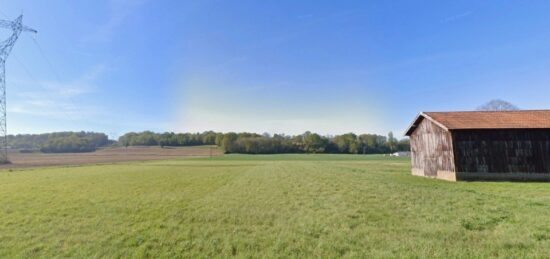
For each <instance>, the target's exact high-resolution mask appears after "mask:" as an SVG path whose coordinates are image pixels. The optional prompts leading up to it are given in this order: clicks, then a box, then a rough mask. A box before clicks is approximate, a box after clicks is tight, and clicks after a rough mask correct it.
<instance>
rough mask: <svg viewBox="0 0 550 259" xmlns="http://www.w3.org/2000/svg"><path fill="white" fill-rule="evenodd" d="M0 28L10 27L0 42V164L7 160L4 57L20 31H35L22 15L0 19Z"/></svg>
mask: <svg viewBox="0 0 550 259" xmlns="http://www.w3.org/2000/svg"><path fill="white" fill-rule="evenodd" d="M0 28H6V29H11V30H12V34H11V36H10V37H9V38H8V39H7V40H4V41H2V42H0V164H5V163H9V160H8V125H7V121H6V59H7V58H8V55H9V54H10V52H11V50H12V48H13V45H14V44H15V42H16V41H17V39H18V38H19V34H21V32H22V31H28V32H33V33H37V31H36V30H34V29H32V28H29V27H27V26H24V25H23V15H20V16H19V17H17V19H15V20H14V21H5V20H0Z"/></svg>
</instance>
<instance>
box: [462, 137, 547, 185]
mask: <svg viewBox="0 0 550 259" xmlns="http://www.w3.org/2000/svg"><path fill="white" fill-rule="evenodd" d="M452 138H453V147H454V153H455V155H456V157H455V165H456V171H457V172H460V173H475V174H479V175H488V176H491V175H490V174H502V176H503V177H506V174H508V175H510V176H512V174H516V177H517V174H532V175H533V176H534V177H535V176H536V177H539V178H540V177H541V174H548V175H549V176H550V129H521V130H517V129H514V130H495V129H492V130H457V131H453V133H452ZM542 176H543V175H542ZM519 178H520V179H521V178H522V177H521V176H519Z"/></svg>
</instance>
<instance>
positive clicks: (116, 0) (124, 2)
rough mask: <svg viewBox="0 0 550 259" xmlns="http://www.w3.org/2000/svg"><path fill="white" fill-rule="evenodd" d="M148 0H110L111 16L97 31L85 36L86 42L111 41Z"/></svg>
mask: <svg viewBox="0 0 550 259" xmlns="http://www.w3.org/2000/svg"><path fill="white" fill-rule="evenodd" d="M147 1H148V0H110V1H109V9H110V11H109V16H108V18H107V20H106V22H104V23H102V24H100V25H99V26H98V28H97V30H96V31H95V32H92V33H89V34H87V35H86V36H85V38H84V41H86V42H109V41H111V39H112V38H113V35H114V34H115V32H116V31H117V29H118V28H119V27H120V26H121V25H122V24H123V23H124V21H125V20H126V19H127V18H128V17H130V16H131V15H132V14H134V13H135V12H136V11H138V10H139V9H140V7H142V6H143V5H144V4H145V3H146V2H147Z"/></svg>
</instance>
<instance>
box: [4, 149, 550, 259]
mask: <svg viewBox="0 0 550 259" xmlns="http://www.w3.org/2000/svg"><path fill="white" fill-rule="evenodd" d="M409 167H410V164H409V160H408V159H406V158H389V157H382V156H357V155H261V156H260V155H258V156H247V155H227V156H223V157H216V158H193V159H179V160H167V161H151V162H131V163H124V164H112V165H90V166H76V167H51V168H33V169H17V170H12V171H2V172H0V204H1V206H0V258H14V257H26V258H29V257H31V258H32V257H87V258H89V257H150V258H158V257H163V258H177V257H186V258H188V257H199V258H203V257H231V256H235V257H261V258H265V257H283V258H287V257H297V258H298V257H299V258H303V257H329V258H330V257H351V258H353V257H419V258H422V257H547V256H548V254H550V185H549V184H548V183H506V182H458V183H451V182H444V181H440V180H433V179H425V178H419V177H413V176H411V175H410V173H409Z"/></svg>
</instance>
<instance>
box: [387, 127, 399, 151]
mask: <svg viewBox="0 0 550 259" xmlns="http://www.w3.org/2000/svg"><path fill="white" fill-rule="evenodd" d="M386 144H387V146H388V149H389V150H390V152H395V151H396V150H397V139H396V138H394V137H393V132H391V131H390V133H388V140H387V142H386Z"/></svg>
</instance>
